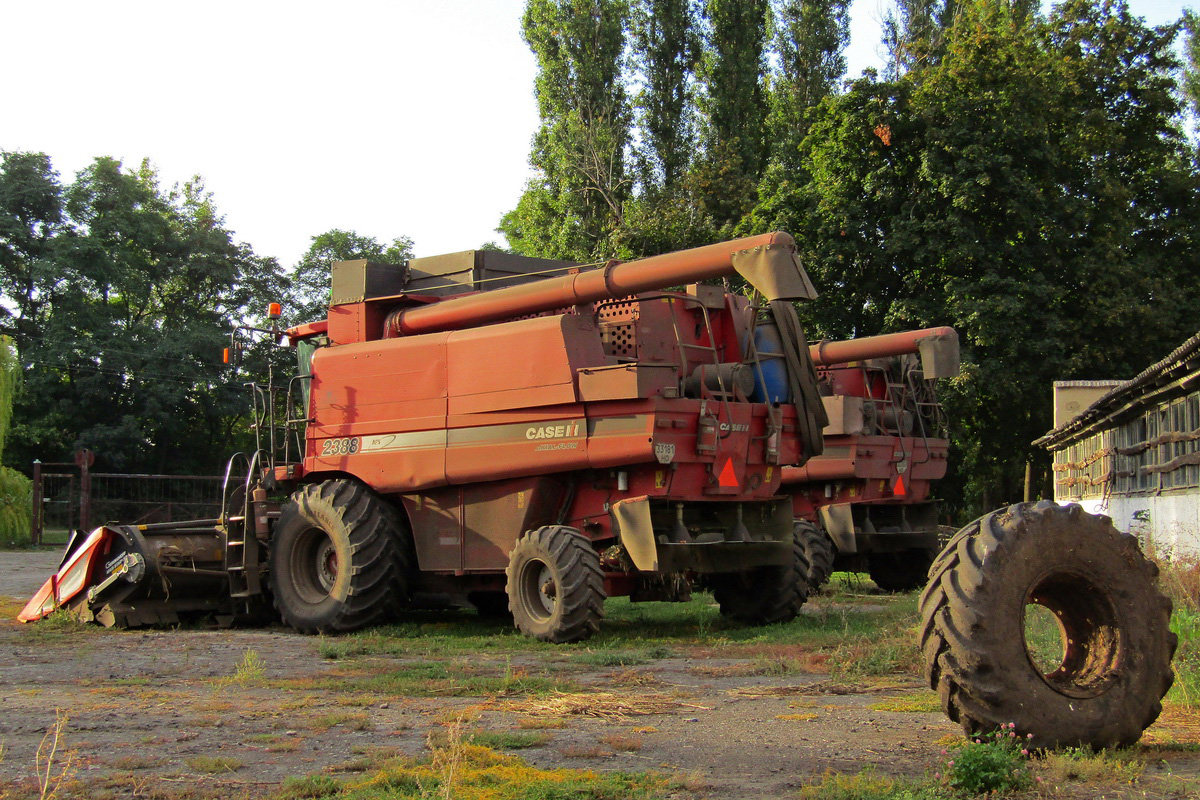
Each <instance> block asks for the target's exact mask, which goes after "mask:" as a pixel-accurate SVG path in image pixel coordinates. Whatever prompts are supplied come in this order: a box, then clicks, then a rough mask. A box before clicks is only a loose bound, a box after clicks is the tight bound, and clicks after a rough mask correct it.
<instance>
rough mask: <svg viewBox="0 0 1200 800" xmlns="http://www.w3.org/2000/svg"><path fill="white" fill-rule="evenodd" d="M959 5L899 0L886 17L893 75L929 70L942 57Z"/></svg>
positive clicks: (885, 34) (943, 0)
mask: <svg viewBox="0 0 1200 800" xmlns="http://www.w3.org/2000/svg"><path fill="white" fill-rule="evenodd" d="M958 6H959V3H958V2H957V0H895V7H894V8H893V9H891V10H890V11H888V12H887V14H885V15H884V18H883V46H884V48H885V49H886V50H887V53H888V69H887V71H888V74H889V76H891V77H893V78H894V77H898V76H900V75H903V74H904V73H906V72H908V71H909V70H912V69H919V68H921V67H927V66H929V65H930V64H932V63H933V62H934V61H936V60H937V58H938V57H940V55H941V54H942V53H943V52H944V49H945V45H946V35H947V33H948V32H949V29H950V26H951V25H952V24H953V23H954V15H955V14H956V13H957V11H958Z"/></svg>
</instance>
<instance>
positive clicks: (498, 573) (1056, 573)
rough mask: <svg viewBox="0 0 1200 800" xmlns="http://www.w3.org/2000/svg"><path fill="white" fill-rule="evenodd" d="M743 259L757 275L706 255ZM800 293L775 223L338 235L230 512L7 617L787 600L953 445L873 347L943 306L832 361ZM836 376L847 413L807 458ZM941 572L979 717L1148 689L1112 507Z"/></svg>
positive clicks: (996, 522) (1130, 702) (1069, 722)
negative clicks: (398, 245)
mask: <svg viewBox="0 0 1200 800" xmlns="http://www.w3.org/2000/svg"><path fill="white" fill-rule="evenodd" d="M552 273H558V274H553V276H552V277H544V276H545V275H548V274H552ZM733 275H740V276H742V277H743V278H744V279H745V280H746V282H747V283H748V284H749V286H751V287H753V288H754V290H756V292H757V294H756V295H755V296H756V298H757V297H761V298H765V300H764V301H763V302H762V303H758V304H756V303H752V302H751V300H750V299H748V298H746V297H743V296H740V295H737V294H732V293H730V292H728V291H724V290H722V289H720V288H718V287H714V286H711V285H705V284H702V283H700V282H701V281H705V280H711V279H715V278H724V277H729V276H733ZM683 284H690V285H688V286H686V288H683V289H672V288H671V287H678V286H681V285H683ZM481 289H483V291H480V290H481ZM814 294H815V293H814V291H813V287H812V286H811V284H810V283H809V280H808V278H807V276H806V275H805V273H804V271H803V269H802V268H801V266H800V264H799V262H798V261H797V260H796V258H795V256H794V245H793V242H792V240H791V237H789V236H788V235H787V234H783V233H774V234H767V235H763V236H759V237H753V238H750V239H741V240H737V241H734V242H728V243H723V244H716V245H710V246H707V247H701V248H696V249H694V250H688V251H683V252H679V253H671V254H667V255H663V256H656V257H653V258H647V259H643V260H641V261H634V262H629V263H619V262H610V263H608V264H605V265H603V266H600V267H599V268H594V269H588V268H584V267H578V266H574V265H569V264H564V263H562V262H549V261H542V260H537V259H521V258H517V257H514V256H507V255H504V254H498V253H482V252H469V253H460V254H454V255H451V256H442V257H436V258H432V259H414V260H412V261H410V262H409V263H408V264H407V265H403V266H389V265H378V264H371V263H367V262H344V263H341V264H338V265H335V269H334V274H333V293H332V298H331V302H330V307H329V313H328V316H327V318H326V319H325V320H322V321H319V322H314V323H310V324H306V325H301V326H298V327H295V328H292V329H289V330H288V331H287V332H286V337H287V339H288V341H289V343H290V344H291V345H292V346H293V347H294V348H295V350H296V354H297V357H298V363H299V370H298V372H297V374H296V375H295V376H294V377H293V378H292V379H291V380H290V381H289V382H288V384H287V386H286V387H276V386H275V385H274V384H273V382H268V385H267V386H265V387H255V389H254V391H255V396H256V397H257V398H258V400H257V403H256V406H257V409H256V420H257V421H256V432H257V434H258V436H259V446H258V449H257V450H256V451H255V452H254V453H251V454H243V455H239V456H235V457H234V459H232V460H231V461H230V468H229V470H228V477H227V480H226V489H225V508H226V512H225V513H223V514H222V516H221V517H220V518H218V519H210V520H195V521H190V522H179V523H164V524H151V525H137V526H131V525H119V524H109V525H104V526H101V527H100V528H97V529H96V530H95V531H93V532H91V533H90V534H88V535H86V536H85V535H84V534H82V533H79V534H77V535H76V536H75V537H74V538H73V539H72V541H71V542H70V543H69V544H68V547H67V551H66V554H65V555H64V558H63V562H62V565H61V566H60V568H59V570H58V572H57V573H56V574H55V575H54V576H52V577H51V579H50V580H49V581H47V583H46V585H45V586H44V587H43V588H42V589H41V590H40V591H39V592H38V594H37V595H36V596H35V597H34V598H33V599H32V600H31V601H30V602H29V603H28V604H27V606H26V607H25V609H24V610H23V611H22V613H21V615H20V618H21V619H22V620H24V621H33V620H36V619H40V618H42V617H44V616H46V615H47V614H50V613H52V612H53V611H55V610H57V609H60V608H65V609H66V610H68V611H70V612H72V613H74V614H76V615H78V616H79V617H81V618H84V619H96V620H98V621H100V622H102V623H105V624H110V625H112V624H123V625H141V624H153V623H160V622H172V621H175V620H176V619H178V618H179V616H180V615H181V614H185V613H189V612H208V613H216V614H219V615H226V616H229V617H234V616H237V615H239V614H259V613H262V612H264V610H268V609H269V608H270V607H271V606H272V605H273V607H274V609H275V610H276V612H277V614H278V616H279V617H280V618H282V620H283V621H284V622H285V623H286V624H288V625H290V626H292V627H293V628H296V629H297V630H300V631H307V632H317V631H322V632H339V631H350V630H355V629H358V628H361V627H364V626H368V625H372V624H376V623H381V622H385V621H387V620H389V619H391V618H393V617H394V616H395V615H397V614H398V613H400V612H401V611H402V609H403V608H404V607H405V606H406V605H408V604H409V603H410V602H412V600H413V599H414V598H416V597H417V596H419V595H440V596H442V597H448V598H450V599H452V600H459V601H466V602H470V603H473V604H474V605H476V606H477V607H479V608H480V610H481V611H493V612H499V611H506V612H511V614H512V617H513V619H514V621H515V623H516V625H517V627H518V628H520V629H521V630H522V631H523V632H525V633H526V634H528V635H530V636H534V637H537V638H539V639H543V640H547V641H553V642H570V641H578V640H581V639H585V638H587V637H589V636H591V635H592V634H593V633H594V632H595V631H596V630H597V628H598V626H599V624H600V620H601V618H602V616H603V612H604V599H605V598H606V597H608V596H613V595H630V596H631V597H633V598H634V599H643V600H646V599H667V600H670V599H681V598H682V597H685V596H686V595H687V593H688V591H689V587H690V585H691V583H692V582H693V581H698V582H700V583H702V584H703V585H704V586H706V587H707V588H710V589H711V590H712V592H713V595H714V597H715V599H716V601H717V602H718V603H719V605H720V606H721V609H722V611H723V612H724V613H725V614H727V615H729V616H732V617H735V618H737V619H740V620H743V621H747V622H756V623H762V622H772V621H779V620H786V619H791V618H792V617H794V616H795V615H796V613H797V611H798V610H799V608H800V606H801V604H802V603H803V602H804V600H805V598H806V595H807V592H808V590H809V584H808V580H807V578H808V576H809V575H810V574H811V573H813V570H814V566H813V563H811V562H810V554H811V552H812V548H811V547H810V546H809V545H810V544H811V542H812V541H814V537H813V536H812V535H811V534H812V532H813V528H812V527H811V525H812V522H814V521H816V520H817V519H820V520H821V521H822V522H823V524H824V525H825V526H826V528H827V529H828V530H829V531H830V533H831V534H832V535H833V536H834V537H835V539H837V541H838V544H839V548H840V550H841V553H842V555H841V556H839V557H851V556H852V555H854V554H857V555H861V554H863V553H866V554H867V556H868V565H870V558H871V555H872V554H876V555H878V554H885V553H888V552H900V553H903V552H907V551H911V550H913V549H914V548H915V549H917V550H925V549H926V548H927V545H928V544H929V541H930V540H928V539H927V538H921V537H922V536H924V535H925V534H923V533H921V532H922V531H924V532H926V533H927V531H928V528H927V526H926V524H925V522H924V517H923V516H922V514H923V513H925V512H924V511H923V510H922V509H921V508H920V507H919V506H920V505H921V504H920V503H914V502H912V501H913V500H915V499H916V498H917V497H918V494H919V493H921V492H923V491H925V488H924V487H927V482H928V481H929V480H934V479H936V478H937V477H940V475H941V473H940V472H939V471H938V469H939V465H938V455H937V454H938V452H939V451H938V448H939V447H940V445H939V444H938V442H940V441H941V440H940V439H939V438H938V437H936V436H933V435H931V434H932V433H933V432H934V431H933V428H932V427H930V428H926V429H922V430H927V431H929V432H927V433H922V434H921V435H920V436H917V435H915V434H910V431H909V427H908V426H909V419H911V421H912V424H913V425H914V426H915V425H916V424H917V421H918V420H922V419H924V417H926V416H928V415H929V414H930V413H931V410H932V406H929V405H928V404H927V403H926V402H925V401H923V400H921V399H920V396H919V393H916V392H914V393H913V394H912V395H911V398H909V399H905V398H904V397H902V396H901V393H900V392H899V391H898V390H896V389H895V387H893V386H892V384H893V383H896V382H898V381H899V380H900V378H903V379H904V380H905V381H907V380H908V378H907V377H905V375H904V373H894V372H889V371H888V369H886V368H885V367H882V366H879V364H878V362H872V361H870V359H874V358H878V357H881V356H895V355H896V354H897V353H902V352H907V350H905V348H910V346H916V347H917V348H918V349H920V347H921V342H922V341H926V342H932V341H936V340H937V339H936V337H938V336H943V335H945V336H948V334H946V333H945V332H944V331H943V332H941V333H936V332H935V333H934V334H928V332H925V334H924V335H921V336H918V337H917V339H919V340H920V341H918V340H913V341H910V342H908V343H904V344H903V346H902V347H900V346H897V345H896V343H895V342H894V341H893V342H890V343H888V344H887V346H886V347H885V349H884V350H883V351H877V350H875V349H873V348H874V346H875V344H878V343H872V342H871V341H870V340H865V343H864V342H859V343H849V344H848V345H846V347H848V348H849V349H848V350H844V351H842V352H841V353H834V350H836V349H838V348H837V347H835V345H836V343H834V344H827V345H826V346H825V347H826V350H825V352H824V354H822V351H821V348H820V347H818V348H817V352H816V356H817V359H818V361H819V363H821V364H822V381H821V382H819V381H818V378H817V375H816V373H815V370H814V366H813V361H812V356H811V355H810V351H809V348H808V346H807V344H806V342H805V341H804V336H803V333H802V331H801V330H800V326H799V323H798V322H797V319H796V315H795V310H794V306H793V301H795V300H803V299H805V298H811V297H813V296H814ZM931 336H932V337H934V338H932V339H931V338H930V337H931ZM909 338H910V339H911V338H912V337H911V336H910V337H909ZM864 348H865V349H864ZM947 348H949V345H945V346H944V347H943V348H942V349H943V350H945V351H946V352H948V349H947ZM927 349H928V345H927ZM937 349H938V348H936V347H935V348H934V350H937ZM943 355H944V353H943ZM935 360H936V359H935ZM851 361H855V362H860V361H861V362H863V363H856V364H851V363H849V362H851ZM934 374H945V373H944V372H943V371H942V369H941V367H938V368H936V369H932V370H931V369H930V367H928V366H926V372H925V377H933V376H934ZM897 375H899V376H900V378H897V377H896V376H897ZM909 377H911V373H910V375H909ZM921 385H923V382H917V383H914V384H913V386H914V388H915V387H918V386H921ZM822 386H824V388H825V392H826V397H824V398H823V397H822ZM277 390H278V391H277ZM277 394H278V395H280V402H279V403H276V396H277ZM827 405H828V406H829V407H830V408H831V409H834V410H835V411H838V413H839V414H840V415H841V417H840V419H837V418H836V417H837V416H838V415H837V414H835V427H834V428H832V429H831V430H830V431H829V437H828V441H829V443H830V448H831V452H830V453H828V454H827V457H825V458H824V459H823V460H820V461H815V460H814V458H815V457H819V456H821V453H822V449H823V442H824V440H823V437H822V429H823V427H824V425H825V424H826V422H827V418H826V412H825V409H826V406H827ZM277 406H279V407H282V408H284V409H287V411H286V413H284V415H283V418H282V419H279V418H278V417H277V414H276V408H277ZM860 416H861V425H860V424H859V417H860ZM871 421H873V423H872V424H869V423H871ZM924 422H928V423H930V425H932V424H933V423H934V422H936V419H935V418H934V417H931V418H930V419H928V420H924ZM924 422H923V424H924ZM834 448H847V450H846V451H838V450H835V449H834ZM923 459H924V460H923ZM941 461H942V463H944V459H941ZM806 467H807V470H806V469H805V468H806ZM940 468H941V469H944V467H940ZM789 469H794V470H795V471H789ZM923 469H924V470H925V471H924V472H922V470H923ZM897 478H900V479H901V483H900V484H898V483H897V482H896V479H897ZM785 480H786V481H789V483H788V484H787V485H784V484H783V481H785ZM922 481H924V482H925V483H922ZM901 484H903V485H904V486H905V487H906V491H907V492H908V493H907V494H905V495H903V496H901V495H900V492H899V491H898V490H899V486H900V485H901ZM889 487H890V491H888V490H889ZM855 492H858V494H857V495H856V494H855ZM902 497H903V498H904V499H901V498H902ZM921 500H922V501H923V500H924V497H923V495H922V496H921ZM795 513H799V514H800V516H801V517H802V518H803V519H802V521H801V522H800V523H799V524H796V523H794V519H793V518H794V514H795ZM889 528H898V530H888V529H889ZM914 534H915V535H916V538H913V537H912V536H911V535H914ZM906 536H907V537H908V538H905V537H906ZM889 537H890V538H889ZM851 543H852V544H853V548H854V549H853V550H851V548H850V544H851ZM826 552H827V551H826ZM819 568H820V567H819V566H818V569H819ZM929 574H930V582H929V585H928V586H927V587H926V589H925V592H924V593H923V595H922V599H921V609H922V626H921V631H922V632H921V648H922V651H923V654H924V658H925V663H926V669H927V674H928V675H929V679H930V683H931V685H932V686H933V688H934V689H936V690H937V691H938V693H939V696H940V697H941V699H942V705H943V708H944V709H945V710H946V712H947V714H949V716H950V717H951V718H952V719H955V720H957V721H959V722H961V723H962V725H963V727H964V729H965V730H967V731H968V732H970V733H977V732H980V731H984V730H988V729H992V728H996V727H998V726H1000V725H1002V724H1007V723H1010V722H1012V723H1015V724H1016V726H1017V728H1018V729H1019V730H1021V731H1024V732H1028V733H1031V734H1033V735H1034V737H1035V738H1034V744H1036V745H1039V746H1040V745H1055V744H1090V745H1097V746H1105V745H1114V744H1125V743H1129V742H1132V741H1135V740H1136V739H1137V738H1138V737H1139V736H1140V734H1141V731H1142V730H1143V729H1144V728H1145V727H1146V726H1147V725H1149V724H1150V722H1152V721H1153V720H1154V719H1155V718H1156V717H1157V715H1158V712H1159V710H1160V705H1159V700H1160V698H1161V697H1162V695H1163V694H1164V693H1165V692H1166V690H1167V688H1168V687H1169V686H1170V682H1171V678H1172V673H1171V670H1170V658H1171V654H1172V652H1173V649H1174V637H1173V636H1172V635H1171V634H1170V632H1169V630H1168V627H1167V624H1168V619H1169V615H1170V603H1169V602H1168V601H1167V600H1165V598H1163V597H1162V595H1161V594H1159V593H1158V591H1157V589H1156V587H1155V585H1154V567H1153V565H1152V564H1150V563H1149V562H1147V561H1146V560H1145V559H1144V558H1143V557H1142V555H1141V553H1140V551H1139V550H1138V548H1137V545H1136V542H1135V541H1134V540H1133V539H1132V538H1131V537H1129V536H1127V535H1124V534H1120V533H1118V532H1117V531H1116V530H1114V529H1113V527H1112V525H1111V523H1110V522H1109V521H1108V520H1107V519H1106V518H1102V517H1092V516H1089V515H1086V514H1083V513H1082V511H1081V510H1080V509H1079V508H1078V506H1070V507H1066V508H1061V507H1059V506H1056V505H1054V504H1053V503H1039V504H1022V505H1018V506H1013V507H1011V508H1009V509H1005V510H1003V511H999V512H994V513H992V514H989V515H987V516H985V517H983V518H981V519H980V520H978V521H976V522H975V523H972V524H971V525H969V526H967V527H966V528H964V529H962V530H961V531H959V532H958V533H957V534H956V535H955V536H954V538H953V539H952V540H951V541H950V543H949V544H948V545H947V547H946V549H945V550H943V551H942V553H941V555H939V556H938V558H937V560H936V561H935V562H934V563H933V565H932V567H931V568H930V572H929ZM1031 604H1037V605H1042V606H1044V607H1046V608H1049V609H1050V610H1051V611H1052V612H1053V613H1054V614H1055V616H1056V618H1057V619H1058V621H1059V625H1060V627H1061V629H1062V631H1063V642H1064V645H1063V654H1062V660H1061V664H1059V665H1058V666H1057V667H1055V668H1053V669H1051V670H1050V671H1045V670H1043V669H1041V668H1038V667H1037V666H1036V665H1035V661H1034V659H1033V657H1032V656H1031V655H1030V650H1029V648H1028V647H1026V645H1025V641H1024V620H1025V610H1026V608H1027V607H1029V606H1030V605H1031Z"/></svg>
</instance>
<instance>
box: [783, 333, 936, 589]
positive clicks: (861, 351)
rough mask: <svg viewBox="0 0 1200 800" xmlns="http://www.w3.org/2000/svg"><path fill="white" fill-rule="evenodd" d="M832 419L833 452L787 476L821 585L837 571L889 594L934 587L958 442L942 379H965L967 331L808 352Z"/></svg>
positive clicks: (828, 438)
mask: <svg viewBox="0 0 1200 800" xmlns="http://www.w3.org/2000/svg"><path fill="white" fill-rule="evenodd" d="M809 352H810V354H811V355H812V359H813V363H814V364H815V365H816V368H817V376H818V379H819V381H820V390H821V396H822V400H823V401H824V403H825V410H826V413H827V415H828V417H829V424H828V425H827V426H826V428H825V449H824V452H823V453H821V454H820V455H817V456H814V457H813V458H810V459H809V460H808V461H807V462H806V463H805V464H804V465H802V466H799V467H786V468H784V470H783V483H784V487H783V490H784V491H786V492H790V493H791V494H792V501H793V504H794V512H795V515H796V519H797V530H796V535H797V537H798V539H799V540H800V541H801V543H802V545H803V547H804V548H805V550H806V551H807V555H808V558H807V561H808V563H809V564H810V565H811V572H810V574H809V582H810V583H811V584H812V587H813V588H814V589H816V588H819V587H820V586H821V585H822V584H823V583H825V581H826V580H828V578H829V575H830V572H832V571H833V570H834V569H838V570H843V571H849V572H869V573H870V575H871V579H872V580H873V581H875V583H876V584H877V585H878V586H879V587H880V588H881V589H884V590H887V591H893V592H903V591H910V590H912V589H916V588H918V587H920V586H923V585H924V584H925V579H926V573H927V572H928V570H929V566H930V564H932V563H933V558H934V556H935V555H936V554H937V551H938V550H939V549H940V541H939V530H940V529H939V526H938V514H937V503H936V502H934V501H933V500H931V499H930V491H931V488H932V485H933V483H934V482H935V481H938V480H940V479H941V478H943V477H945V475H946V455H947V451H948V450H949V446H950V442H949V440H948V436H949V434H948V432H947V429H946V418H945V414H944V413H943V411H942V407H941V404H939V403H938V400H937V394H936V392H935V390H934V384H933V382H934V380H935V379H937V378H949V377H953V376H954V375H957V374H958V334H957V333H955V331H954V329H953V328H931V329H927V330H919V331H906V332H904V333H893V334H887V335H884V336H871V337H867V338H862V339H853V340H850V341H845V342H828V341H826V342H819V343H817V344H815V345H813V346H812V347H810V348H809Z"/></svg>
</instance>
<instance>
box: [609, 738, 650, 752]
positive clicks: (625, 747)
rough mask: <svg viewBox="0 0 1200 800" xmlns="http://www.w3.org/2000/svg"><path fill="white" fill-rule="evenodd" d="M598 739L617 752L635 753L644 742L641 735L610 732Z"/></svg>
mask: <svg viewBox="0 0 1200 800" xmlns="http://www.w3.org/2000/svg"><path fill="white" fill-rule="evenodd" d="M600 741H601V742H604V744H606V745H608V746H609V747H611V748H612V749H613V750H616V751H617V752H619V753H636V752H637V751H638V750H641V749H642V745H643V744H645V740H644V739H643V738H642V737H640V736H629V735H628V734H624V733H610V734H607V735H605V736H601V737H600Z"/></svg>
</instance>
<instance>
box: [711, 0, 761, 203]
mask: <svg viewBox="0 0 1200 800" xmlns="http://www.w3.org/2000/svg"><path fill="white" fill-rule="evenodd" d="M769 14H770V4H769V2H768V0H707V3H706V5H705V15H706V17H707V19H708V25H709V30H708V36H707V41H706V49H705V55H704V62H703V66H702V69H701V80H702V83H703V87H704V91H703V93H702V94H701V103H700V108H701V111H702V113H703V125H704V140H705V159H704V163H703V164H702V165H701V168H700V170H699V174H698V176H697V188H698V191H699V194H700V196H701V197H702V198H703V202H704V205H705V207H706V210H707V211H708V213H709V214H710V215H711V216H712V217H713V218H714V220H715V221H716V222H717V223H718V224H719V225H727V226H733V225H735V224H736V223H737V222H738V221H739V220H740V219H741V217H742V216H743V215H744V214H745V213H746V212H747V211H749V210H750V208H751V207H752V206H753V203H754V198H755V195H756V193H757V184H758V179H759V177H760V176H761V175H762V172H763V168H764V167H765V166H766V159H767V142H766V120H767V102H766V87H765V82H764V78H763V76H764V75H765V74H766V71H767V70H766V63H767V62H766V45H767V22H768V18H769Z"/></svg>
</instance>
